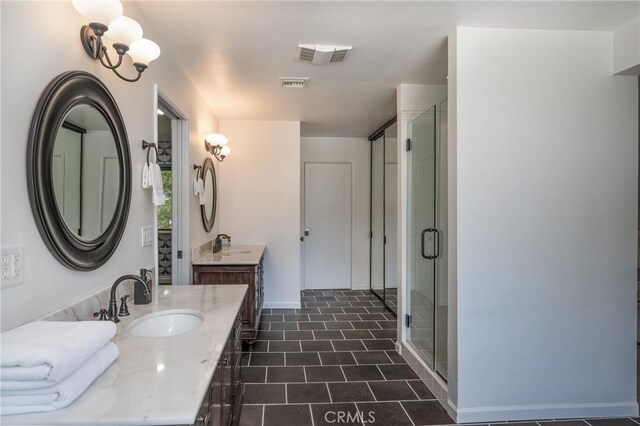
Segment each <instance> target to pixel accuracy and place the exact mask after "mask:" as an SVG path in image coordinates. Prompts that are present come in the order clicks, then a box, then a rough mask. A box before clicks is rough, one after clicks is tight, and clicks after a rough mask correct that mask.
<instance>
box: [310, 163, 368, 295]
mask: <svg viewBox="0 0 640 426" xmlns="http://www.w3.org/2000/svg"><path fill="white" fill-rule="evenodd" d="M307 164H348V165H349V166H350V168H351V238H350V242H351V290H353V286H354V283H355V277H356V265H355V261H354V259H355V258H356V257H355V256H356V252H355V244H354V241H355V240H356V235H355V231H356V229H355V228H356V227H355V214H354V208H355V205H356V202H355V192H356V191H355V190H356V188H355V181H356V174H355V164H354V162H353V161H303V162H302V173H301V175H302V176H301V177H300V179H301V185H300V192H301V193H302V196H301V198H300V199H301V206H300V215H301V219H300V228H301V229H300V235H301V236H304V229H305V227H306V223H305V220H306V211H305V208H306V205H307V187H306V183H307V182H306V179H307ZM302 243H303V245H302V250H300V283H301V286H300V288H301V289H302V290H305V289H307V283H306V279H305V278H306V271H305V259H306V249H305V246H304V241H302Z"/></svg>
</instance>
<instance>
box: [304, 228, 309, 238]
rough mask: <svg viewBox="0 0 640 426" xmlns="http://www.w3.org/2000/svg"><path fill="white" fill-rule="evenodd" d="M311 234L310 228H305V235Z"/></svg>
mask: <svg viewBox="0 0 640 426" xmlns="http://www.w3.org/2000/svg"><path fill="white" fill-rule="evenodd" d="M309 234H310V232H309V228H307V229H305V230H304V236H305V237H308V236H309Z"/></svg>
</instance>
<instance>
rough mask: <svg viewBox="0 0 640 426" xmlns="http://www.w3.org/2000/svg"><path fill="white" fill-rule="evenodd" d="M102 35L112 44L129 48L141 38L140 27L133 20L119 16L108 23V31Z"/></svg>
mask: <svg viewBox="0 0 640 426" xmlns="http://www.w3.org/2000/svg"><path fill="white" fill-rule="evenodd" d="M104 35H105V36H106V37H108V38H109V39H110V40H111V42H112V43H114V44H116V43H120V44H124V45H125V46H130V45H131V44H132V43H133V42H134V41H138V40H140V39H141V38H142V27H141V26H140V24H138V23H137V22H136V21H134V20H133V19H131V18H127V17H126V16H121V17H119V18H116V19H114V20H113V21H111V22H110V23H109V31H107V32H106V33H105V34H104Z"/></svg>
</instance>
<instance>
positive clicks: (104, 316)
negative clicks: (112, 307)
mask: <svg viewBox="0 0 640 426" xmlns="http://www.w3.org/2000/svg"><path fill="white" fill-rule="evenodd" d="M107 312H108V311H107V310H106V309H100V310H99V311H98V312H94V313H93V317H94V318H98V317H99V318H98V321H107V320H108V319H109V317H107Z"/></svg>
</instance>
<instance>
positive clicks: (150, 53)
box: [127, 38, 160, 66]
mask: <svg viewBox="0 0 640 426" xmlns="http://www.w3.org/2000/svg"><path fill="white" fill-rule="evenodd" d="M127 54H128V55H129V56H131V59H132V60H133V63H134V64H141V65H144V66H148V65H149V63H150V62H151V61H153V60H154V59H157V58H158V56H160V47H158V45H157V44H155V43H154V42H152V41H151V40H148V39H146V38H141V39H140V40H138V41H134V42H133V43H131V45H130V46H129V51H128V52H127Z"/></svg>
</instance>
